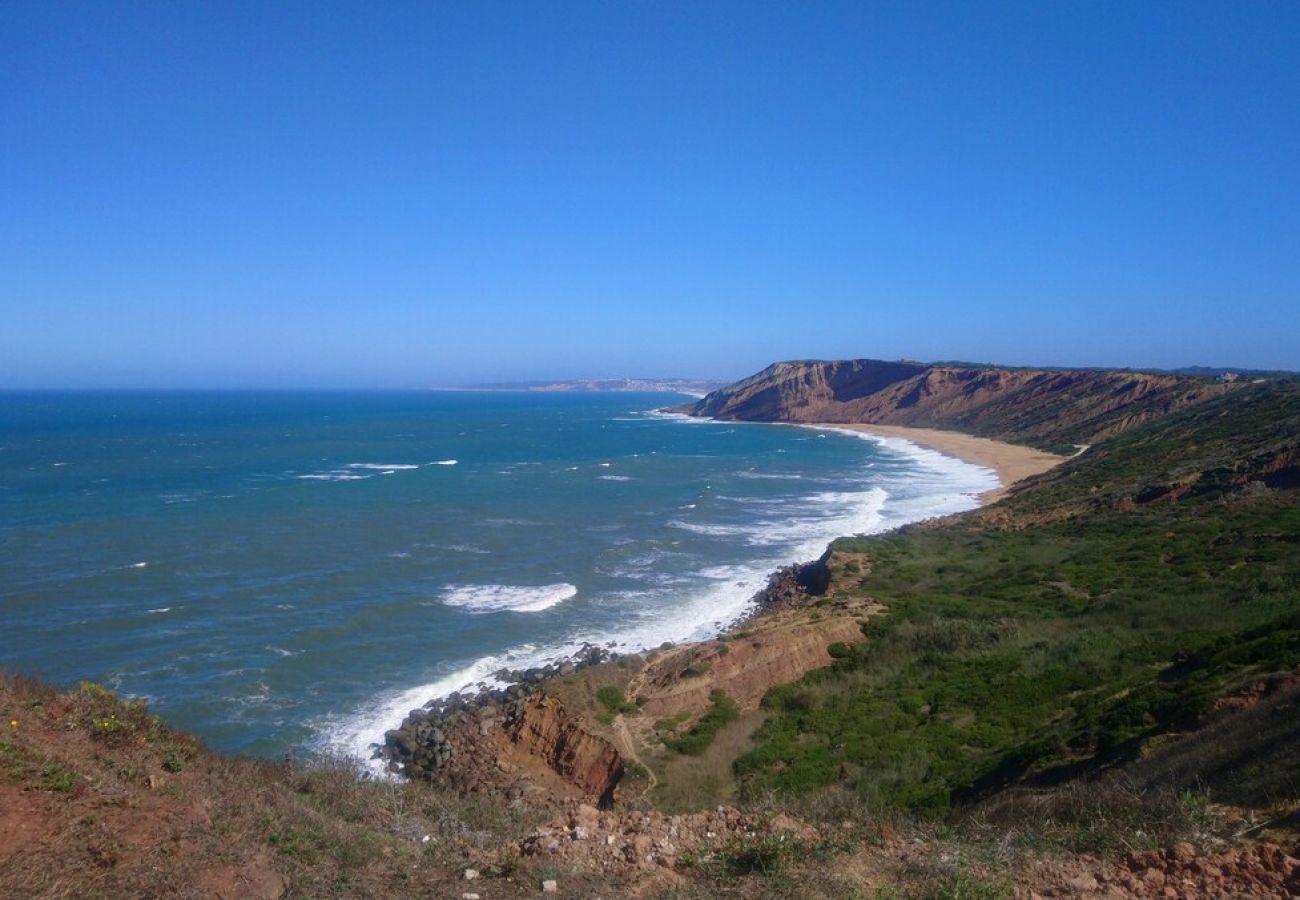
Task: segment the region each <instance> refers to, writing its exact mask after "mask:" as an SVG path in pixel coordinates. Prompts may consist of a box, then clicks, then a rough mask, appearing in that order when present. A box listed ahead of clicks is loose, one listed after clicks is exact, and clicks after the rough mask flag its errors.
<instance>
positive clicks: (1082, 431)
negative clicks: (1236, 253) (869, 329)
mask: <svg viewBox="0 0 1300 900" xmlns="http://www.w3.org/2000/svg"><path fill="white" fill-rule="evenodd" d="M1228 389H1229V388H1228V386H1225V385H1217V384H1212V383H1210V382H1208V381H1206V380H1203V379H1198V378H1193V377H1189V376H1181V375H1155V374H1143V373H1139V372H1124V371H1108V370H1044V369H1004V368H996V367H974V366H971V367H967V366H950V365H928V364H925V363H913V362H885V361H883V360H875V359H853V360H841V361H830V362H827V361H800V362H781V363H776V364H774V365H771V366H768V367H767V368H766V369H764V370H763V371H761V372H759V373H758V374H756V375H751V376H750V377H749V378H746V379H744V380H742V381H738V382H736V383H735V384H733V385H730V386H728V387H725V388H722V389H721V390H717V391H714V392H713V393H711V394H708V395H707V396H705V397H704V398H703V399H701V400H699V401H698V402H696V403H691V404H687V405H685V406H682V407H678V408H677V410H676V411H678V412H684V413H687V414H688V415H693V416H710V417H713V418H717V419H735V420H742V421H751V422H818V423H827V424H833V423H858V424H878V425H904V426H911V427H918V428H941V429H946V430H951V431H962V432H966V433H968V434H974V435H979V436H981V437H989V438H995V439H997V440H1002V441H1008V442H1010V443H1018V444H1028V445H1031V446H1034V447H1040V448H1042V449H1045V450H1052V451H1054V452H1067V453H1068V452H1071V451H1072V450H1073V448H1074V447H1075V446H1077V445H1081V444H1095V443H1097V442H1098V441H1100V440H1102V439H1103V438H1107V437H1110V436H1112V435H1115V434H1118V433H1120V432H1122V431H1125V430H1127V429H1129V428H1132V427H1134V426H1135V425H1140V424H1142V423H1143V422H1147V421H1150V420H1152V419H1154V418H1157V417H1160V416H1163V415H1166V414H1168V413H1170V412H1173V411H1174V410H1177V409H1181V408H1183V407H1185V406H1187V405H1189V404H1192V403H1196V402H1199V401H1201V400H1204V399H1206V398H1208V397H1212V396H1218V395H1220V394H1222V393H1223V392H1225V391H1226V390H1228Z"/></svg>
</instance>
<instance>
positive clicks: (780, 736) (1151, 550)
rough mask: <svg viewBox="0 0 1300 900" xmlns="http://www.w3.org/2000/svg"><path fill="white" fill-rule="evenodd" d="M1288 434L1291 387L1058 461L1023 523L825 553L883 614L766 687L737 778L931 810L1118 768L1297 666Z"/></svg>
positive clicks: (1019, 507) (1298, 538)
mask: <svg viewBox="0 0 1300 900" xmlns="http://www.w3.org/2000/svg"><path fill="white" fill-rule="evenodd" d="M1297 435H1300V391H1297V390H1296V389H1295V385H1294V384H1290V385H1288V384H1272V385H1268V386H1264V387H1262V388H1261V389H1260V390H1255V391H1252V392H1250V393H1247V392H1241V393H1238V394H1236V395H1233V396H1231V397H1229V398H1226V399H1225V400H1224V401H1211V402H1208V403H1205V404H1202V405H1200V406H1197V407H1193V408H1192V409H1191V410H1188V411H1186V412H1183V413H1180V414H1177V415H1175V416H1171V417H1170V418H1169V419H1168V420H1164V421H1161V422H1159V423H1156V424H1155V425H1152V426H1148V427H1145V428H1142V429H1136V430H1134V431H1133V432H1130V433H1128V434H1126V435H1124V436H1122V437H1121V438H1118V439H1116V440H1114V441H1112V442H1108V443H1107V444H1106V445H1104V450H1103V449H1102V448H1098V452H1097V456H1096V458H1094V459H1088V458H1087V456H1085V457H1083V458H1081V459H1080V460H1079V461H1078V462H1077V463H1072V464H1068V465H1066V466H1063V467H1061V469H1059V470H1057V472H1055V473H1053V475H1052V476H1051V477H1050V478H1049V479H1047V480H1046V483H1045V484H1043V485H1042V486H1041V487H1039V488H1036V489H1034V490H1029V491H1025V492H1023V493H1021V494H1020V495H1019V496H1017V497H1015V498H1013V499H1012V500H1011V501H1009V502H1007V503H1006V504H1004V508H1005V509H1007V510H1008V511H1009V513H1010V515H1011V516H1012V517H1013V519H1012V522H1013V526H1014V522H1015V521H1016V518H1017V517H1020V518H1021V520H1022V521H1026V522H1027V523H1030V524H1032V527H1028V528H1024V529H1019V528H1015V527H1006V525H1005V522H1004V521H997V526H998V527H994V526H993V525H992V524H985V522H987V521H989V520H988V519H985V520H980V519H975V520H974V521H968V522H965V523H962V524H960V525H957V526H949V527H945V528H937V529H911V530H906V531H904V532H900V533H895V534H891V535H885V536H881V537H876V538H870V539H865V540H862V539H858V540H845V541H840V542H837V544H836V549H837V550H842V551H846V552H855V553H862V554H864V555H866V556H867V557H869V558H870V560H871V568H870V571H871V574H870V576H869V577H867V578H866V580H865V582H864V586H863V588H862V591H863V593H868V594H869V595H870V596H871V597H873V598H875V599H877V600H880V601H881V602H883V603H884V604H885V605H886V607H887V611H886V613H885V614H883V615H881V616H879V617H877V618H875V619H873V620H871V622H869V623H868V624H866V625H864V626H863V630H864V631H865V632H866V633H867V635H868V637H869V638H870V640H868V641H867V642H866V643H864V644H862V645H858V646H856V647H852V648H844V649H843V650H841V649H840V648H836V653H834V654H833V655H835V656H837V657H838V658H837V659H836V661H835V662H834V664H832V665H831V666H830V667H828V668H826V669H823V670H820V671H818V672H813V673H810V674H809V675H808V676H807V677H805V678H804V679H803V681H801V682H799V683H797V684H791V685H784V686H781V687H778V688H775V689H773V690H771V691H769V693H768V694H767V696H766V697H765V698H764V701H763V706H764V708H765V709H766V710H768V711H769V713H770V717H769V719H768V721H767V722H766V723H765V724H764V726H763V727H762V729H761V730H760V731H759V732H758V734H757V743H756V746H755V747H754V748H753V750H751V751H750V752H748V753H746V754H744V755H742V756H741V757H740V758H739V759H738V760H737V761H736V763H735V771H736V773H737V774H738V775H739V776H740V777H741V779H742V780H743V783H744V784H745V786H746V788H747V789H748V790H750V791H751V792H752V791H754V790H759V789H775V790H777V791H780V792H787V793H800V792H805V791H809V790H812V789H814V788H819V787H823V786H826V785H830V784H834V783H837V782H841V781H844V782H847V783H848V784H849V785H850V786H851V787H852V788H853V789H854V790H855V791H857V792H858V793H859V794H860V795H861V796H862V797H863V798H864V799H865V800H866V801H867V802H869V803H872V804H875V805H876V806H877V807H878V808H888V809H898V810H903V811H907V812H912V813H921V814H932V815H933V814H943V813H945V812H947V811H948V810H949V809H950V808H952V806H953V805H954V804H957V803H961V802H963V801H969V800H975V799H978V798H980V797H981V796H984V795H986V794H988V793H989V792H991V791H994V790H996V789H997V788H999V787H1002V786H1005V785H1007V784H1011V783H1015V782H1018V781H1021V780H1025V779H1028V780H1035V781H1038V782H1041V783H1050V782H1052V781H1054V780H1059V779H1061V778H1065V777H1067V776H1069V775H1071V774H1074V773H1077V772H1082V771H1087V770H1090V769H1092V768H1095V767H1098V766H1101V765H1103V764H1109V763H1112V762H1115V761H1122V760H1129V759H1133V758H1135V757H1136V756H1137V754H1138V752H1139V750H1140V749H1141V748H1142V747H1143V745H1144V743H1145V742H1147V741H1149V740H1150V739H1151V738H1153V737H1156V736H1157V735H1160V734H1162V733H1166V732H1170V731H1175V730H1179V729H1184V728H1186V727H1188V726H1190V725H1192V724H1194V723H1195V722H1196V721H1197V720H1198V716H1199V715H1200V714H1201V713H1202V712H1203V711H1204V710H1205V709H1206V708H1207V706H1208V705H1209V704H1210V702H1211V701H1212V700H1213V699H1214V698H1215V697H1218V696H1220V695H1222V694H1223V693H1225V692H1228V691H1231V690H1233V689H1235V688H1237V687H1239V686H1240V685H1242V684H1243V683H1244V682H1245V681H1247V680H1248V679H1250V678H1253V677H1257V676H1259V675H1261V674H1267V673H1270V672H1277V671H1283V670H1289V669H1292V668H1294V667H1296V666H1300V498H1297V497H1296V496H1295V495H1296V491H1294V490H1292V489H1291V488H1292V487H1293V485H1292V484H1290V483H1289V482H1288V481H1287V479H1288V478H1293V477H1294V476H1293V475H1288V474H1287V473H1288V471H1289V472H1294V469H1290V470H1288V469H1287V468H1286V465H1285V464H1286V460H1287V459H1294V458H1295V456H1294V455H1293V456H1288V455H1287V454H1288V453H1290V454H1294V453H1295V450H1294V448H1295V443H1296V436H1297ZM1243 453H1245V454H1246V456H1245V458H1244V459H1243V456H1242V454H1243ZM1279 460H1281V464H1279V462H1278V461H1279ZM1252 467H1254V470H1252ZM1151 484H1156V485H1161V486H1165V485H1169V484H1177V485H1189V484H1190V485H1194V487H1193V488H1191V489H1187V490H1181V491H1177V492H1174V493H1173V494H1172V495H1168V494H1169V492H1167V491H1166V492H1163V493H1162V492H1160V491H1155V490H1152V489H1151V487H1150V485H1151ZM1270 484H1271V485H1274V486H1275V487H1276V488H1281V489H1273V490H1269V489H1268V486H1269V485H1270ZM1135 498H1136V499H1135ZM1145 498H1150V499H1145ZM990 518H991V517H990ZM845 651H847V652H845Z"/></svg>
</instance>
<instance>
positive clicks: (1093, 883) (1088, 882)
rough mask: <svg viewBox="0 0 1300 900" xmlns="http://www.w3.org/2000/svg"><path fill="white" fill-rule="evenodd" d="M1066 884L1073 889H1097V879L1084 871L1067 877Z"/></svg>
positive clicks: (1082, 890) (1084, 890) (1081, 890)
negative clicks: (1069, 877)
mask: <svg viewBox="0 0 1300 900" xmlns="http://www.w3.org/2000/svg"><path fill="white" fill-rule="evenodd" d="M1066 884H1067V885H1069V887H1070V889H1071V890H1074V891H1080V892H1088V891H1095V890H1097V879H1096V878H1093V877H1092V876H1091V875H1089V874H1087V873H1086V872H1085V873H1084V874H1082V875H1076V876H1075V877H1073V878H1071V879H1069V880H1068V881H1066Z"/></svg>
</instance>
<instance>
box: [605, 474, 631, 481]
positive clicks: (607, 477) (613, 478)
mask: <svg viewBox="0 0 1300 900" xmlns="http://www.w3.org/2000/svg"><path fill="white" fill-rule="evenodd" d="M596 479H597V480H598V481H631V480H632V476H631V475H597V476H596Z"/></svg>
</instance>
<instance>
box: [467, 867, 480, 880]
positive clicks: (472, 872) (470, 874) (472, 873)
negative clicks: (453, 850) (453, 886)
mask: <svg viewBox="0 0 1300 900" xmlns="http://www.w3.org/2000/svg"><path fill="white" fill-rule="evenodd" d="M475 878H478V869H466V870H465V880H466V881H473V880H474V879H475Z"/></svg>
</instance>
